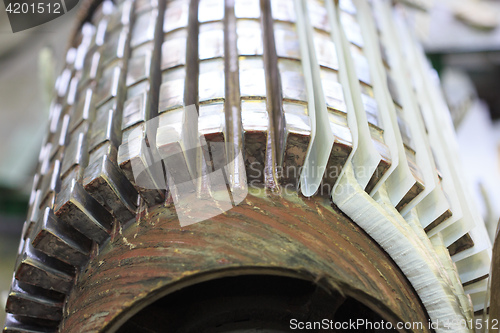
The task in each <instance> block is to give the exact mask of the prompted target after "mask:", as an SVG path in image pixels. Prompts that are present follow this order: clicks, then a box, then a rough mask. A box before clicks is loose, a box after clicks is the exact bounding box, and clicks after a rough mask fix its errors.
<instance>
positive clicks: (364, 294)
mask: <svg viewBox="0 0 500 333" xmlns="http://www.w3.org/2000/svg"><path fill="white" fill-rule="evenodd" d="M245 273H246V274H248V273H255V274H259V273H262V274H276V275H288V276H295V277H301V278H304V279H309V280H313V281H316V282H317V283H319V284H320V285H322V286H324V287H325V288H327V289H332V290H338V291H339V292H341V293H345V294H346V295H349V296H353V297H355V298H358V299H360V300H361V301H362V302H365V303H366V304H369V305H370V306H371V307H372V308H373V310H375V311H376V312H378V313H380V314H381V315H382V316H384V318H387V319H390V320H396V321H399V320H403V321H423V322H424V324H425V323H426V322H427V316H426V313H425V310H424V309H423V307H422V305H421V304H420V302H419V300H418V297H417V296H416V294H415V291H414V290H413V289H412V287H411V286H410V284H409V282H408V281H407V280H406V278H405V277H404V275H403V274H402V273H401V272H400V271H399V269H398V268H397V267H396V265H395V264H394V263H393V262H392V260H391V259H390V258H389V257H388V256H387V254H385V252H383V251H382V250H381V249H380V248H379V246H378V245H377V244H375V243H374V242H373V241H372V240H371V239H370V238H369V237H368V236H367V235H366V234H365V233H364V232H363V231H362V230H361V229H359V228H358V227H357V226H356V225H355V224H354V223H353V222H352V221H350V220H349V219H348V218H346V217H345V216H343V215H342V213H340V212H338V211H336V210H335V209H333V208H332V207H330V203H329V201H328V200H327V199H324V198H319V197H318V198H314V199H310V200H306V199H300V198H298V197H297V196H296V195H293V196H290V197H287V198H283V197H281V196H275V195H268V194H266V195H262V194H260V195H255V194H250V195H249V196H248V197H247V199H246V200H245V201H244V202H243V203H242V204H241V205H240V206H238V207H236V208H234V209H233V210H231V211H229V212H226V213H224V214H222V215H220V216H217V217H215V218H213V219H210V220H208V221H205V222H203V223H198V224H195V225H192V226H188V227H184V228H180V227H179V222H178V220H177V218H176V215H175V212H174V210H173V208H164V207H157V208H155V209H152V210H150V211H149V213H148V214H147V215H143V216H142V217H141V218H140V219H139V220H138V221H137V222H134V223H132V224H130V225H129V226H128V227H127V228H125V229H123V230H122V229H120V230H114V233H113V235H112V238H111V240H110V242H109V243H107V244H106V245H105V246H104V247H103V248H102V249H101V250H100V251H99V253H98V254H95V256H93V258H92V259H91V261H90V262H89V264H88V265H87V266H86V267H84V269H83V270H82V272H81V273H80V275H79V276H78V278H77V280H76V285H75V289H74V290H75V292H73V293H72V294H71V295H70V297H69V298H68V303H67V306H66V308H65V313H64V318H63V320H62V323H61V331H63V332H92V331H102V332H105V331H108V330H111V329H112V328H116V327H117V326H119V324H120V323H122V322H123V321H124V320H126V319H127V318H128V317H130V316H131V315H133V313H135V312H136V311H138V310H139V309H140V308H141V307H142V306H144V305H146V304H148V303H150V302H152V301H153V300H155V299H158V298H159V297H161V296H162V295H165V294H167V293H169V292H172V291H174V290H176V289H178V288H181V287H182V286H186V285H189V284H192V283H195V282H197V281H198V282H199V281H203V280H207V279H211V278H215V277H223V276H234V275H239V274H245ZM425 331H427V330H425Z"/></svg>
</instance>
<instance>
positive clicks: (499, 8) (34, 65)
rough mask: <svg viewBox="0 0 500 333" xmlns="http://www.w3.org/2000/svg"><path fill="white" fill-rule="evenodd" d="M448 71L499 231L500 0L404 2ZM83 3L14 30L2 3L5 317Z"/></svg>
mask: <svg viewBox="0 0 500 333" xmlns="http://www.w3.org/2000/svg"><path fill="white" fill-rule="evenodd" d="M400 2H402V3H403V4H404V5H405V6H407V8H406V10H407V11H408V18H409V23H410V24H411V25H412V26H413V28H414V30H415V31H416V34H417V35H418V37H419V38H420V39H421V40H422V43H423V45H424V47H425V50H426V52H427V54H428V57H429V60H430V61H431V63H432V64H433V66H434V68H435V70H436V73H437V74H438V75H439V77H440V79H441V83H442V87H443V91H444V92H445V96H446V98H447V102H448V104H449V107H450V112H451V115H452V118H453V121H454V124H455V127H456V130H457V136H458V141H459V144H460V150H461V157H462V163H463V166H464V169H465V170H464V177H466V178H467V180H468V182H469V185H470V188H471V190H472V191H473V194H474V198H475V200H476V202H477V205H478V207H479V208H480V210H481V213H482V215H483V217H484V219H485V221H486V224H487V228H488V229H489V231H490V235H493V234H494V231H495V229H496V226H497V222H498V220H499V217H500V205H499V204H498V203H500V27H499V25H500V1H488V0H400ZM77 13H78V8H76V9H73V10H72V11H71V12H69V13H68V14H66V15H63V16H62V17H59V18H57V19H56V20H54V21H51V22H49V23H47V24H44V25H42V26H39V27H36V28H32V29H29V30H26V31H23V32H18V33H16V34H13V33H12V31H11V28H10V26H9V21H8V18H7V15H6V12H5V7H4V5H3V4H1V5H0V324H2V326H3V321H4V316H5V314H4V312H3V308H4V304H5V301H6V299H7V293H8V290H9V286H10V281H11V278H12V271H13V267H14V261H15V255H16V253H17V247H18V239H19V237H20V232H21V228H22V224H23V222H24V219H25V215H26V211H27V205H28V199H29V192H30V189H31V183H32V175H33V174H34V172H35V167H36V163H37V158H38V152H39V149H40V146H41V142H42V140H43V136H44V134H45V132H46V129H47V118H48V109H49V107H48V106H49V103H50V99H51V95H52V87H53V86H54V82H55V78H56V77H57V75H58V74H59V72H60V71H61V69H62V68H61V64H62V60H63V59H64V54H65V50H66V46H67V42H68V40H69V36H70V34H71V32H72V30H73V28H74V24H75V21H76V16H77Z"/></svg>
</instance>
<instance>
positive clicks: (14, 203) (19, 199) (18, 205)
mask: <svg viewBox="0 0 500 333" xmlns="http://www.w3.org/2000/svg"><path fill="white" fill-rule="evenodd" d="M28 201H29V198H28V196H27V195H26V194H24V193H21V192H19V191H15V190H11V189H8V188H2V187H0V215H2V216H15V217H22V218H23V219H24V217H25V215H26V211H27V208H28Z"/></svg>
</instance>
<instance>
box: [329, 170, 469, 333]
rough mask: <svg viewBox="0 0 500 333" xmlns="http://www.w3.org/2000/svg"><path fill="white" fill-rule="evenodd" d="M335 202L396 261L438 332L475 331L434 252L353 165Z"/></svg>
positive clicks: (340, 180)
mask: <svg viewBox="0 0 500 333" xmlns="http://www.w3.org/2000/svg"><path fill="white" fill-rule="evenodd" d="M332 200H333V202H334V203H335V204H336V205H337V206H338V207H339V209H340V210H342V211H343V212H344V213H345V214H347V215H348V216H349V217H350V218H351V219H352V220H353V221H354V222H356V224H357V225H359V226H360V227H361V228H362V229H363V230H364V231H365V232H367V233H368V234H369V235H370V236H371V237H372V238H373V239H374V240H375V241H376V242H377V243H378V244H379V245H380V246H381V247H382V248H383V249H384V250H385V251H386V252H387V253H388V254H389V256H390V257H391V258H392V259H393V260H394V261H395V262H396V264H397V265H398V266H399V268H400V269H401V271H402V272H403V273H404V274H405V276H406V277H407V278H408V280H409V281H410V283H411V284H412V286H413V288H415V291H416V292H417V294H418V295H419V297H420V299H421V300H422V303H423V304H424V306H425V308H426V310H427V313H428V314H429V317H430V318H431V320H432V322H433V324H434V325H436V326H435V327H436V332H438V333H439V332H472V330H471V329H467V328H464V327H463V326H462V325H461V324H460V323H463V322H466V321H467V320H468V319H469V318H468V317H469V316H468V315H467V314H468V313H470V309H469V308H470V306H468V308H467V309H463V308H462V306H464V305H465V304H463V303H465V302H460V300H459V297H457V296H456V295H455V292H454V288H453V283H450V279H449V278H448V279H445V278H444V277H443V273H442V269H440V267H439V266H438V265H437V264H436V262H435V261H434V260H433V259H432V257H431V256H430V255H429V252H430V251H431V249H430V248H427V247H426V246H425V245H424V243H423V242H422V241H421V240H420V238H418V237H415V236H416V235H415V233H414V232H413V230H412V229H411V228H409V227H405V225H407V223H406V221H405V220H404V219H403V218H402V217H401V215H399V214H396V213H394V214H392V213H390V211H389V210H388V209H386V208H384V206H385V205H384V206H383V205H381V204H379V203H377V201H375V200H374V199H373V198H371V197H370V196H369V195H368V194H367V193H366V192H365V191H364V190H363V189H362V188H361V186H360V185H359V184H358V182H357V180H356V178H355V177H354V173H353V170H352V165H347V166H346V167H345V173H344V175H343V177H342V178H341V179H339V181H338V186H337V187H336V190H335V191H334V192H333V193H332ZM388 207H389V206H388ZM458 287H459V286H458V285H455V288H458ZM462 293H463V291H462ZM454 324H455V325H454Z"/></svg>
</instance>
